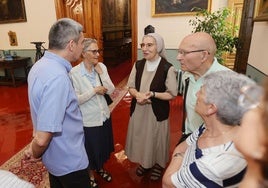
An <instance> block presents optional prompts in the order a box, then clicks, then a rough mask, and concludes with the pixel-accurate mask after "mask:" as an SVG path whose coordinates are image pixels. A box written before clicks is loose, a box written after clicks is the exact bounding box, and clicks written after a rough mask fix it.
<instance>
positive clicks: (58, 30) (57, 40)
mask: <svg viewBox="0 0 268 188" xmlns="http://www.w3.org/2000/svg"><path fill="white" fill-rule="evenodd" d="M81 32H83V26H82V25H81V24H80V23H78V22H76V21H74V20H72V19H70V18H62V19H59V20H58V21H56V23H54V24H53V25H52V27H51V28H50V31H49V35H48V40H49V45H48V48H49V49H57V50H62V49H64V48H65V47H66V46H67V44H68V43H69V42H70V40H74V41H75V42H76V43H77V42H78V40H79V38H80V35H81Z"/></svg>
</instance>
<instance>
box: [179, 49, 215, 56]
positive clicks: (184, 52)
mask: <svg viewBox="0 0 268 188" xmlns="http://www.w3.org/2000/svg"><path fill="white" fill-rule="evenodd" d="M195 52H208V54H210V53H209V51H207V50H193V51H184V50H180V49H179V50H178V53H179V54H180V55H183V56H186V55H187V54H191V53H195Z"/></svg>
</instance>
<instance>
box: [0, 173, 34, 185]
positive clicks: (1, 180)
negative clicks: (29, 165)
mask: <svg viewBox="0 0 268 188" xmlns="http://www.w3.org/2000/svg"><path fill="white" fill-rule="evenodd" d="M0 188H34V185H33V184H31V183H29V182H27V181H25V180H22V179H20V178H19V177H18V176H16V175H15V174H13V173H11V172H9V171H6V170H0Z"/></svg>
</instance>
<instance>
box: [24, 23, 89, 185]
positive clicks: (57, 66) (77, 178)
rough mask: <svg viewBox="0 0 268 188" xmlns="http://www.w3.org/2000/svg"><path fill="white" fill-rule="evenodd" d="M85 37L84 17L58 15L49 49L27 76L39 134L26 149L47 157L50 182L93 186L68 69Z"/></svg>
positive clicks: (80, 117) (33, 114) (29, 155)
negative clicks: (82, 23)
mask: <svg viewBox="0 0 268 188" xmlns="http://www.w3.org/2000/svg"><path fill="white" fill-rule="evenodd" d="M83 41H84V36H83V27H82V26H81V25H80V24H79V23H77V22H75V21H74V20H72V19H68V18H64V19H60V20H58V21H57V22H56V23H55V24H54V25H53V26H52V27H51V29H50V32H49V50H48V51H46V52H45V54H44V56H43V57H42V58H41V59H40V60H39V61H37V62H36V63H35V64H34V66H33V67H32V69H31V71H30V73H29V76H28V85H29V86H28V94H29V103H30V109H31V117H32V121H33V125H34V138H33V140H32V142H31V144H30V147H29V149H28V150H27V151H26V152H25V155H26V157H28V158H35V159H36V158H40V157H41V158H42V162H43V163H44V165H45V167H46V168H47V170H48V172H49V180H50V186H51V187H56V188H58V187H76V188H78V187H79V188H88V187H90V184H89V182H90V181H89V176H88V173H87V167H88V165H89V164H88V158H87V154H86V151H85V148H84V131H83V121H82V115H81V112H80V110H79V106H78V100H77V97H76V94H75V91H74V89H73V87H72V82H71V80H70V77H69V74H68V73H69V71H70V70H71V68H72V66H71V64H70V62H73V61H76V60H78V58H79V57H80V55H81V52H82V49H83Z"/></svg>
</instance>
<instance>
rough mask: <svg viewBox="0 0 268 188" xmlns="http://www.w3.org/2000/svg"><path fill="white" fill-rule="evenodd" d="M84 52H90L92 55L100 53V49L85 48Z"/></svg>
mask: <svg viewBox="0 0 268 188" xmlns="http://www.w3.org/2000/svg"><path fill="white" fill-rule="evenodd" d="M86 52H92V53H93V54H94V55H96V54H97V53H101V52H102V50H101V49H98V50H86Z"/></svg>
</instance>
